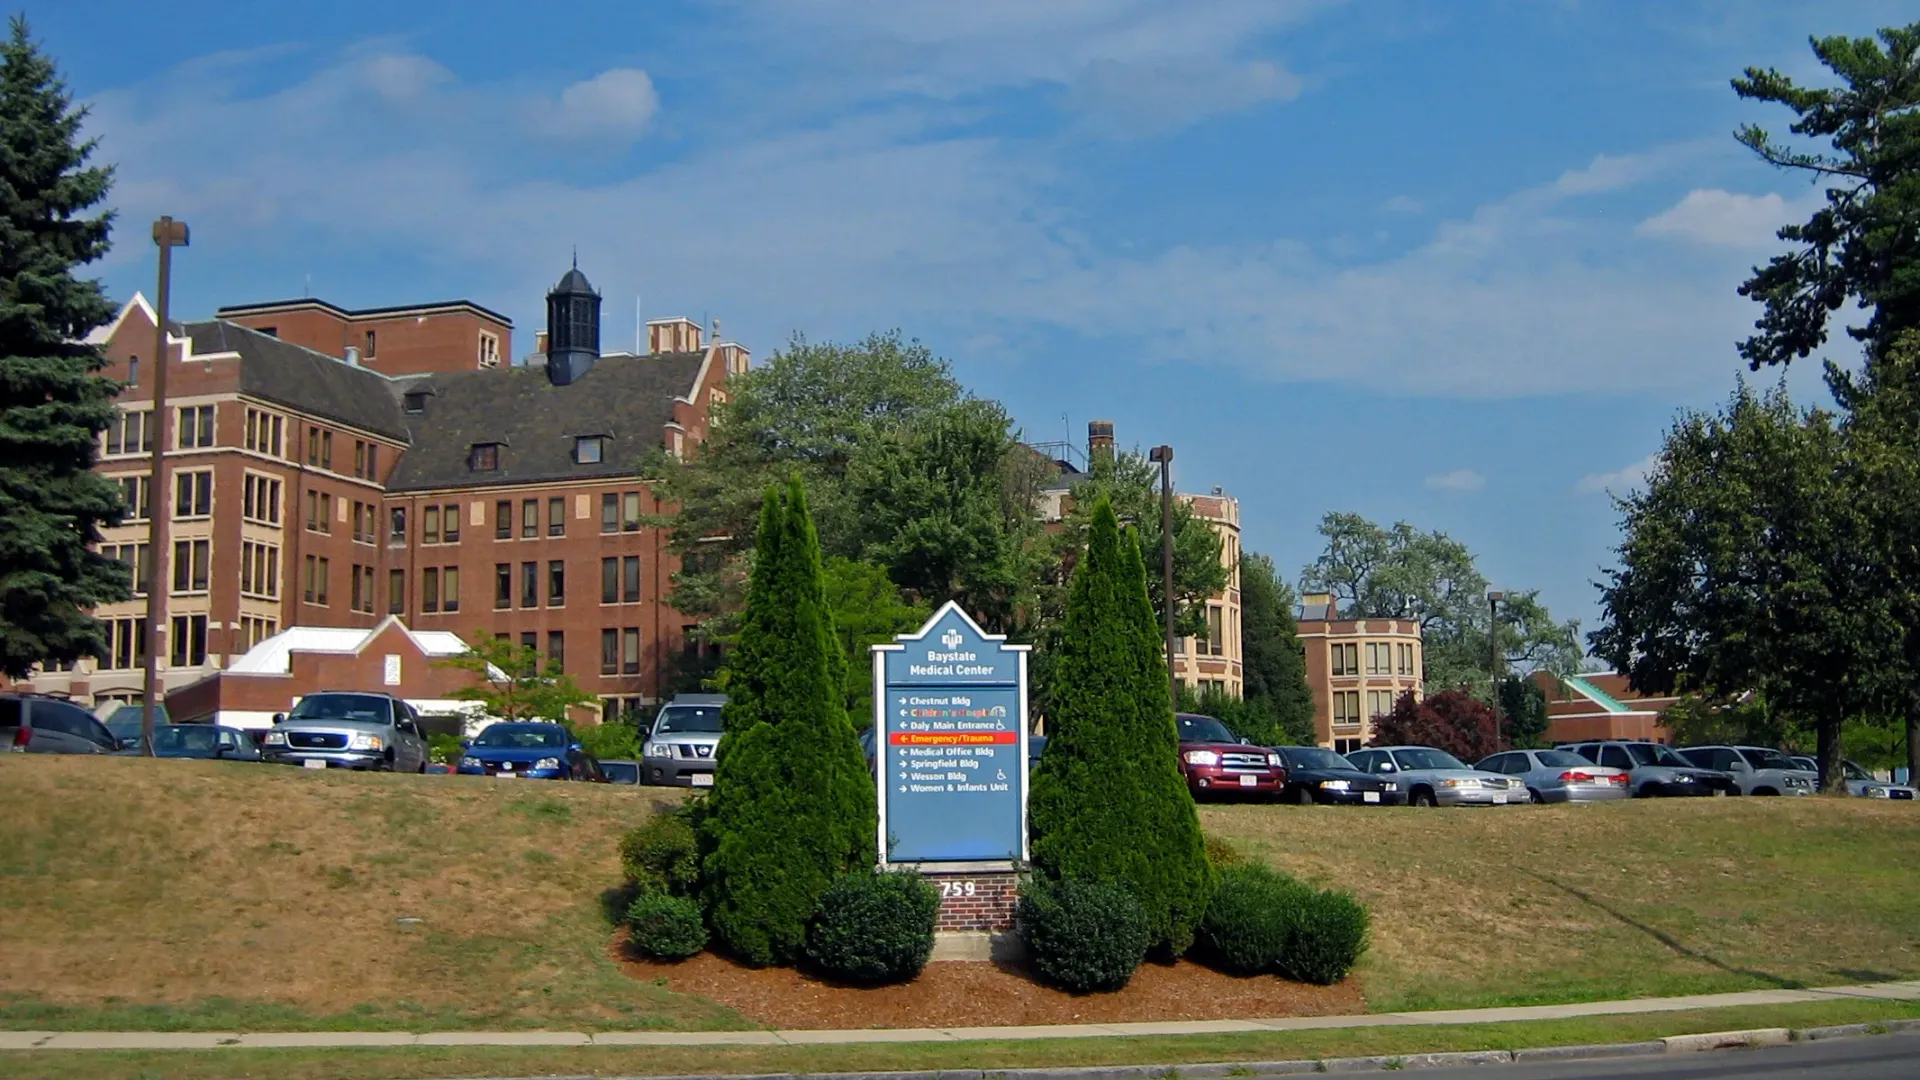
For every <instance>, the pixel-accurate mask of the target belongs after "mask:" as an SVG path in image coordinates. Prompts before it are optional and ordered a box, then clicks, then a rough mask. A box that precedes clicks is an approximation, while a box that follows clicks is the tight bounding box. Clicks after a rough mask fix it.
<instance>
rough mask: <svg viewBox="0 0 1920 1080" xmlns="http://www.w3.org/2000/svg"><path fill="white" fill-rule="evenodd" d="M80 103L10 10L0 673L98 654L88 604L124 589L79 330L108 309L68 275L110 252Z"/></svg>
mask: <svg viewBox="0 0 1920 1080" xmlns="http://www.w3.org/2000/svg"><path fill="white" fill-rule="evenodd" d="M86 115H87V111H86V110H85V109H84V108H74V107H73V98H72V96H71V95H70V94H68V93H67V89H66V86H65V84H64V83H62V82H61V81H60V78H59V75H58V73H57V72H56V71H55V69H54V66H53V62H52V61H51V60H49V59H47V58H46V57H45V56H43V55H42V54H41V53H40V50H39V49H38V48H37V47H36V46H35V45H34V43H33V42H32V41H31V40H30V39H29V38H28V35H27V24H26V21H25V19H23V18H21V17H19V16H15V17H14V19H13V20H12V36H11V38H10V39H9V40H8V41H7V42H6V43H5V44H4V45H0V673H4V674H5V675H7V676H9V677H11V678H16V679H17V678H24V677H26V676H27V675H28V674H29V673H30V672H31V670H32V668H33V667H34V665H36V664H43V663H61V662H66V661H71V660H76V659H79V658H80V657H83V656H88V655H98V654H99V653H100V652H101V651H102V650H103V649H104V648H105V644H106V639H105V635H104V633H103V631H102V629H101V626H100V623H99V621H98V620H96V619H94V618H93V617H92V616H91V615H90V614H88V611H89V609H91V608H94V607H96V606H98V605H100V604H103V603H108V602H111V601H115V600H124V599H126V598H127V596H128V595H129V594H130V584H131V583H130V582H129V581H128V580H127V575H126V570H125V568H124V567H123V566H122V565H121V564H119V563H117V562H114V561H112V560H110V559H107V558H105V557H103V556H101V555H99V554H97V553H96V552H94V551H93V550H92V549H91V546H92V545H94V544H96V543H97V542H98V541H99V539H100V526H101V525H103V524H107V525H111V524H116V523H118V522H119V520H120V518H121V515H122V513H123V509H122V507H121V503H120V497H119V492H118V489H116V488H115V487H114V485H113V484H112V483H110V482H109V481H108V480H107V479H106V478H104V477H101V476H98V475H96V474H94V473H93V471H92V467H93V461H94V452H95V445H96V441H97V438H98V436H99V433H100V432H101V431H104V430H105V429H106V427H107V425H108V423H109V422H111V421H112V419H113V413H114V409H113V397H114V395H115V394H116V393H118V387H117V386H116V385H115V384H114V383H113V382H112V381H111V380H108V379H106V378H104V377H102V376H101V375H100V374H99V372H100V369H101V367H102V366H103V364H104V361H103V359H102V357H101V356H100V353H99V350H97V349H95V348H94V347H92V346H90V345H83V344H81V343H80V342H81V339H83V338H85V337H86V335H87V334H88V332H90V331H92V330H93V329H94V328H95V327H98V326H101V325H103V324H105V323H106V322H107V321H108V320H110V319H111V318H112V317H113V308H112V306H111V305H110V304H109V303H108V302H107V299H106V297H105V295H104V294H103V293H102V292H101V288H100V283H99V282H98V281H94V280H81V279H79V278H76V277H74V275H73V269H74V268H75V267H77V266H82V265H85V264H87V263H90V262H92V261H94V260H95V259H98V258H100V257H101V256H102V255H104V254H105V253H106V251H107V234H108V228H109V226H110V224H111V221H112V215H111V214H108V213H101V214H99V215H97V216H94V217H84V216H82V215H83V214H84V212H85V211H86V210H88V209H89V208H91V207H93V206H96V205H98V204H99V203H100V201H101V200H102V199H104V198H105V197H106V194H107V188H108V187H109V186H110V185H111V183H112V179H113V173H112V170H111V169H109V168H104V167H94V168H87V167H86V162H87V159H88V158H89V157H91V156H92V154H93V151H94V148H95V143H94V142H93V141H91V140H90V141H87V142H80V141H78V137H79V132H80V125H81V122H82V121H83V120H84V119H85V117H86Z"/></svg>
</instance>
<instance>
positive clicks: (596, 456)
mask: <svg viewBox="0 0 1920 1080" xmlns="http://www.w3.org/2000/svg"><path fill="white" fill-rule="evenodd" d="M606 452H607V438H606V436H604V435H576V436H574V439H573V463H574V464H576V465H598V464H600V462H601V461H602V460H603V459H604V458H605V456H606Z"/></svg>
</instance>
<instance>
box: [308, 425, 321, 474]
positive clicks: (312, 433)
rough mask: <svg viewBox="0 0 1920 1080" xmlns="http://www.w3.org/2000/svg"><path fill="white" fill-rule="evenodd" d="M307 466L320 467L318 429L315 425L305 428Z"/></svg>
mask: <svg viewBox="0 0 1920 1080" xmlns="http://www.w3.org/2000/svg"><path fill="white" fill-rule="evenodd" d="M307 467H308V468H310V469H314V468H319V467H320V429H319V428H317V427H309V428H308V429H307Z"/></svg>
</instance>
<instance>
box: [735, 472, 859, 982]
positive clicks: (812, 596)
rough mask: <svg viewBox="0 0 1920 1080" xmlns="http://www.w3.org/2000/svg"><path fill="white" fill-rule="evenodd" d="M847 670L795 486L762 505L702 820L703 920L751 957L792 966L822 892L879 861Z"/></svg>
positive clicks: (809, 522) (815, 544)
mask: <svg viewBox="0 0 1920 1080" xmlns="http://www.w3.org/2000/svg"><path fill="white" fill-rule="evenodd" d="M845 665H846V660H845V658H844V657H843V656H841V654H840V649H839V646H838V644H837V642H836V639H835V637H834V633H833V619H832V615H831V612H830V610H829V609H828V607H827V603H826V586H825V578H824V574H823V573H822V570H821V563H820V541H819V538H818V536H817V535H816V534H815V532H814V527H813V518H812V516H811V515H810V514H809V513H808V511H807V499H806V492H805V490H804V488H802V486H801V484H800V481H799V480H798V479H797V478H796V479H794V480H792V481H791V482H789V484H788V485H787V487H786V489H785V490H784V491H781V490H778V489H776V490H774V491H769V492H768V493H767V497H766V500H765V502H764V503H763V505H762V507H761V512H760V531H759V536H758V539H757V542H756V544H755V548H754V566H753V577H752V581H751V583H750V584H749V587H748V592H747V604H746V612H745V614H744V616H743V622H742V626H741V631H740V644H739V646H738V648H737V649H736V650H735V652H734V654H733V658H732V659H731V661H730V662H729V665H728V675H727V693H728V700H727V706H726V710H725V713H724V714H723V721H724V726H725V728H726V733H725V734H724V735H723V736H722V738H721V743H720V749H719V761H718V763H717V765H716V771H715V773H714V781H713V793H712V795H710V796H709V797H708V806H707V812H706V813H705V814H704V815H703V816H702V818H701V850H702V852H703V863H702V866H703V871H704V875H705V888H704V897H703V898H704V899H705V900H706V902H707V907H708V918H709V919H710V921H711V922H712V924H713V929H714V931H715V933H716V934H717V935H718V937H719V938H720V940H721V941H722V942H723V943H724V944H725V945H726V946H727V947H728V948H729V949H730V950H732V951H733V952H734V953H735V954H736V955H738V956H739V957H740V958H741V959H743V960H746V961H748V962H750V963H754V964H771V963H779V962H791V961H793V960H795V959H797V958H798V957H799V956H800V955H801V950H802V947H803V945H804V944H805V939H806V929H807V921H808V920H809V919H811V918H812V917H813V914H814V912H815V910H816V909H817V907H818V906H819V902H820V896H821V894H822V893H823V892H825V890H826V888H827V886H828V885H830V884H832V883H833V881H834V880H835V879H836V878H838V877H840V876H841V875H842V874H845V873H846V872H847V871H849V870H854V869H861V868H867V867H871V866H872V865H873V863H874V861H875V858H876V855H877V851H876V849H877V833H878V818H877V813H878V812H877V810H876V809H875V803H874V799H875V793H874V785H873V780H872V778H871V777H870V776H869V774H868V771H867V767H866V758H865V756H864V755H863V754H862V753H861V751H860V743H859V741H858V739H857V738H856V737H855V735H854V729H853V725H852V724H850V723H849V722H848V721H847V714H846V709H845V707H844V706H843V705H842V703H841V693H840V690H841V682H842V680H843V677H844V669H845Z"/></svg>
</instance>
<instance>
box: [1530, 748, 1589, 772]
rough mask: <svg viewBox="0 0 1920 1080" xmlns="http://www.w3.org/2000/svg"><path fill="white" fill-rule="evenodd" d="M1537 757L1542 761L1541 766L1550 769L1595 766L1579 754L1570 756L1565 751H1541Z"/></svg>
mask: <svg viewBox="0 0 1920 1080" xmlns="http://www.w3.org/2000/svg"><path fill="white" fill-rule="evenodd" d="M1535 756H1537V757H1538V758H1539V759H1540V764H1542V765H1544V766H1546V767H1547V768H1549V769H1569V768H1577V767H1579V766H1581V765H1592V764H1593V762H1591V761H1588V760H1587V759H1586V758H1583V757H1581V756H1580V755H1579V754H1569V753H1567V752H1566V751H1565V750H1541V751H1538V752H1537V753H1536V755H1535Z"/></svg>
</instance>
